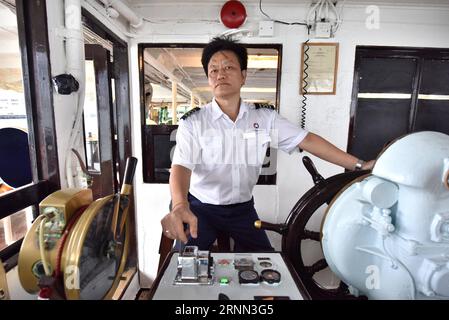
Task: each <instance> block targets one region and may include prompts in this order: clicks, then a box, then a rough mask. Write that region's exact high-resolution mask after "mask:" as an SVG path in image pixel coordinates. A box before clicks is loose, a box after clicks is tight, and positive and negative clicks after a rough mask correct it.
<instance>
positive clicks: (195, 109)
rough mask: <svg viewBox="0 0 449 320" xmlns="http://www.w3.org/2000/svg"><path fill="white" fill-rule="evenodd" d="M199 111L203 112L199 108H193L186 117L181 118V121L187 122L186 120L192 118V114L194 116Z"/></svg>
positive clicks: (185, 114)
mask: <svg viewBox="0 0 449 320" xmlns="http://www.w3.org/2000/svg"><path fill="white" fill-rule="evenodd" d="M199 110H201V109H200V108H198V107H196V108H193V109H192V110H190V111H188V112H186V113H184V115H183V116H182V117H181V119H182V120H185V119H187V118H188V117H190V116H191V115H192V114H194V113H195V112H197V111H199Z"/></svg>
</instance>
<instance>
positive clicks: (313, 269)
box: [305, 259, 327, 275]
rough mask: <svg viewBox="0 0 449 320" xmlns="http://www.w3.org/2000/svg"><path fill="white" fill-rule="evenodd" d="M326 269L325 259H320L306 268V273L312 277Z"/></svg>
mask: <svg viewBox="0 0 449 320" xmlns="http://www.w3.org/2000/svg"><path fill="white" fill-rule="evenodd" d="M326 268H327V262H326V260H325V259H321V260H318V261H317V262H315V263H314V264H312V265H311V266H306V267H305V269H306V272H307V273H308V274H310V275H314V274H315V273H317V272H319V271H321V270H323V269H326Z"/></svg>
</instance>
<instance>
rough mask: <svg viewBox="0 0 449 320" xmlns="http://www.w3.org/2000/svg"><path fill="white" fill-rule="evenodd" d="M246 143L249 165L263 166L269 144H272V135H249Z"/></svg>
mask: <svg viewBox="0 0 449 320" xmlns="http://www.w3.org/2000/svg"><path fill="white" fill-rule="evenodd" d="M246 142H247V149H246V150H247V161H248V165H256V166H261V165H262V164H263V161H264V160H265V155H266V153H267V148H268V144H269V143H270V142H271V138H270V135H269V134H268V133H265V132H256V133H255V134H254V135H248V137H247V139H246Z"/></svg>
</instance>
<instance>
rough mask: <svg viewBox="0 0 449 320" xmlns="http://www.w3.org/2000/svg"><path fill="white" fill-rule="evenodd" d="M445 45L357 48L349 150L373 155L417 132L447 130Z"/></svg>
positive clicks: (448, 99) (368, 156)
mask: <svg viewBox="0 0 449 320" xmlns="http://www.w3.org/2000/svg"><path fill="white" fill-rule="evenodd" d="M448 118H449V50H448V49H431V48H389V47H357V51H356V62H355V72H354V87H353V100H352V107H351V124H350V133H349V139H348V152H350V153H352V154H354V155H356V156H357V157H360V158H362V159H374V158H376V156H377V155H378V154H379V153H380V152H381V151H382V149H383V148H384V147H385V146H386V145H387V144H388V143H389V142H391V141H392V140H394V139H396V138H398V137H400V136H402V135H405V134H408V133H412V132H416V131H424V130H430V131H439V132H442V133H446V134H449V126H448V125H447V120H446V119H448Z"/></svg>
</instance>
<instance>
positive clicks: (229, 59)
mask: <svg viewBox="0 0 449 320" xmlns="http://www.w3.org/2000/svg"><path fill="white" fill-rule="evenodd" d="M207 79H208V80H209V86H210V87H211V89H212V92H213V93H214V96H215V97H216V98H226V97H230V96H233V95H235V94H238V95H239V96H240V88H241V87H242V86H243V85H244V84H245V80H246V70H240V63H239V60H238V58H237V55H236V54H235V53H234V52H232V51H218V52H216V53H215V54H214V55H213V56H212V57H211V59H210V61H209V64H208V75H207Z"/></svg>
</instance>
